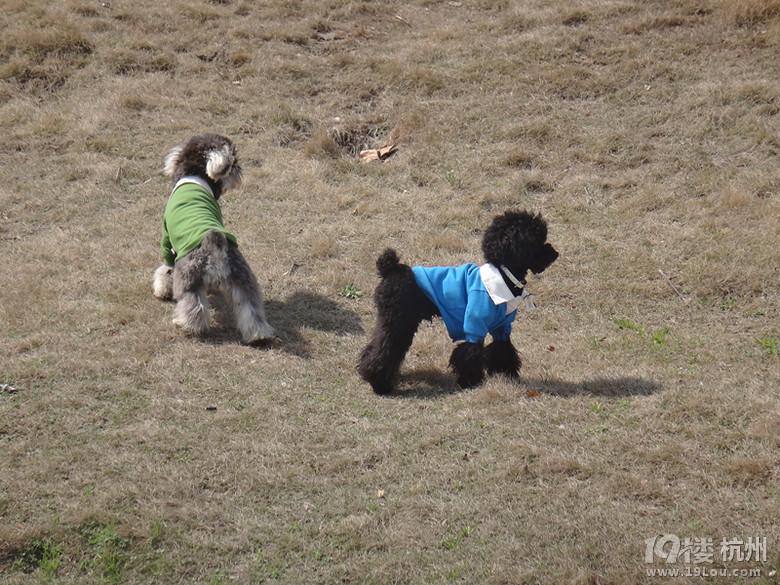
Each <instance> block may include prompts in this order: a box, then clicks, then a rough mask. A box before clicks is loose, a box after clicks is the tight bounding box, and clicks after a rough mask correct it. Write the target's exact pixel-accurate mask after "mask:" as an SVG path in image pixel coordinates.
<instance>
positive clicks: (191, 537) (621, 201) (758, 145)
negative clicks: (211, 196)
mask: <svg viewBox="0 0 780 585" xmlns="http://www.w3.org/2000/svg"><path fill="white" fill-rule="evenodd" d="M3 10H4V16H5V17H4V18H3V20H2V24H0V32H2V35H0V39H2V40H0V202H1V205H0V252H2V257H3V260H4V262H3V263H2V266H1V267H0V282H2V288H0V323H1V324H2V327H1V331H0V335H2V343H0V384H10V385H11V386H13V387H14V388H16V390H15V391H10V389H9V388H8V387H4V390H3V391H2V392H0V577H1V578H2V580H3V582H4V583H5V582H7V583H9V584H12V585H18V584H28V583H40V582H56V583H79V584H82V583H104V582H121V583H227V582H239V583H337V582H341V583H377V584H378V583H382V584H385V583H409V584H412V583H414V584H417V583H469V584H471V583H602V584H605V583H615V584H622V583H631V582H657V583H672V582H675V583H676V582H686V581H688V580H693V579H685V578H680V579H677V580H674V579H670V578H655V579H652V578H648V577H647V574H646V569H647V568H648V567H647V565H645V564H644V562H643V559H644V541H645V539H647V538H649V537H652V536H654V535H657V534H668V533H672V534H677V535H679V536H680V537H681V538H684V537H690V538H713V539H715V540H716V541H719V539H721V538H724V537H726V538H743V539H747V537H748V536H753V537H755V536H766V537H767V538H768V543H769V550H768V553H769V554H768V557H769V559H768V562H767V563H759V564H755V563H753V564H751V563H745V564H743V565H739V564H734V563H727V564H726V566H727V567H728V568H741V567H753V568H755V567H758V568H761V569H762V570H763V576H762V577H761V578H755V579H747V580H739V579H737V578H732V577H715V578H712V579H710V582H723V583H738V582H751V583H752V582H756V583H770V582H776V577H774V576H770V571H771V570H772V569H773V568H776V567H777V565H778V562H780V560H779V559H780V557H779V556H778V555H780V530H779V529H778V524H777V522H776V519H777V517H778V513H780V491H779V490H778V488H777V484H778V479H780V476H779V473H780V472H778V465H779V464H780V459H779V455H778V453H780V443H779V442H778V437H780V414H779V412H780V411H779V410H778V404H780V368H779V367H778V356H777V351H778V338H780V331H779V328H778V310H779V309H780V297H779V296H778V288H779V287H778V285H779V284H780V275H779V274H778V266H780V252H778V250H779V249H780V247H778V245H777V240H778V211H780V209H779V208H780V205H779V204H778V187H780V182H779V180H778V176H780V173H779V171H780V165H778V152H779V151H780V124H779V122H778V110H779V109H780V84H779V83H778V77H777V51H778V48H779V47H780V8H779V7H778V3H777V2H775V1H770V0H765V1H762V0H751V1H741V2H731V1H725V0H711V1H708V0H674V1H669V2H628V1H622V0H583V1H580V2H576V3H574V4H572V3H566V2H552V3H550V2H540V1H535V0H534V1H531V2H524V3H515V2H510V1H508V0H507V1H499V2H494V1H487V0H474V1H463V2H432V1H428V0H416V1H412V2H403V3H402V2H393V1H391V2H383V3H377V2H369V1H363V2H351V1H349V2H348V1H344V2H342V1H336V2H330V3H319V2H313V1H311V0H299V1H296V2H274V3H253V2H248V1H245V0H232V1H231V0H222V1H197V2H179V1H176V2H170V3H164V2H148V1H142V2H133V3H130V2H121V1H115V2H110V3H108V2H106V3H101V2H93V1H92V0H63V1H62V2H57V3H53V4H52V5H51V6H49V5H46V4H45V3H39V4H37V5H34V6H33V5H30V3H28V2H21V1H12V2H6V3H5V5H4V8H3ZM201 131H217V132H221V133H224V134H227V135H230V136H231V137H233V138H234V140H235V141H236V143H237V145H238V147H239V149H240V154H241V157H242V162H243V164H244V167H245V169H246V181H245V183H244V186H243V187H242V189H241V190H240V191H237V192H235V193H232V194H230V195H229V196H228V197H227V199H226V200H225V202H224V205H223V209H224V212H225V217H226V218H227V221H228V223H229V225H230V226H231V227H232V229H233V230H234V231H235V233H236V234H237V235H238V237H239V241H240V243H241V246H242V249H243V250H244V253H245V255H246V256H247V258H248V259H249V261H250V263H251V264H252V265H253V266H254V267H255V269H256V271H257V273H258V276H259V279H260V281H261V285H262V286H263V288H264V291H265V295H266V298H267V304H268V311H269V316H270V319H271V320H272V322H273V324H274V325H275V326H276V328H277V329H278V331H279V334H280V336H281V338H282V340H283V341H284V345H283V346H282V347H281V348H276V349H272V350H266V351H258V350H256V349H251V348H246V347H243V346H241V345H240V344H239V343H238V340H237V337H236V335H235V334H234V333H233V332H232V330H231V329H230V328H229V327H226V326H224V324H220V325H219V326H218V327H217V329H216V330H215V332H214V334H213V335H212V336H211V337H210V338H209V339H207V340H206V341H196V340H191V339H187V338H185V337H183V336H182V335H180V334H179V333H178V332H176V331H175V330H174V329H173V328H172V326H171V324H170V317H171V307H170V306H169V305H165V304H161V303H158V302H157V301H155V300H154V299H153V298H152V296H151V291H150V277H151V272H152V270H153V269H154V267H155V266H156V265H157V262H158V257H157V254H158V249H157V241H158V237H159V233H158V232H159V221H160V214H161V211H162V208H163V205H164V201H165V197H166V195H167V190H168V185H167V184H166V182H165V180H164V178H163V177H162V175H161V172H160V169H161V163H162V157H163V156H164V154H165V152H166V151H167V149H168V148H169V147H170V146H172V145H173V144H176V143H177V141H179V140H181V139H182V138H184V137H186V136H188V135H190V134H192V133H197V132H201ZM390 138H392V140H396V141H398V143H399V145H400V150H399V152H398V153H397V154H396V155H395V156H394V157H392V158H391V159H389V160H388V161H387V162H385V163H383V164H378V163H377V164H372V165H364V164H361V163H360V162H358V161H357V159H356V156H355V153H356V151H357V150H359V149H360V148H362V147H363V146H364V144H365V145H369V146H379V145H381V143H382V142H383V141H384V140H386V139H390ZM507 207H527V208H530V209H533V210H536V211H541V212H543V213H544V214H545V216H546V217H547V218H548V220H549V223H550V226H551V240H552V241H553V242H554V243H555V245H556V247H558V248H559V249H560V250H561V252H562V256H561V259H560V261H559V262H558V263H556V264H555V265H554V266H553V267H552V268H551V269H550V271H549V273H546V274H545V275H544V276H543V278H540V279H534V280H533V282H532V283H531V287H532V290H533V292H534V293H536V294H537V300H538V303H539V305H540V310H539V311H537V312H536V313H534V314H532V315H530V316H522V317H521V318H520V320H519V321H518V323H517V325H516V331H515V333H514V339H515V342H516V344H517V345H518V346H519V347H520V348H521V352H522V356H523V359H524V364H525V365H524V374H523V375H524V378H523V381H522V383H520V384H517V385H514V384H509V383H507V382H506V381H504V380H501V379H493V380H490V381H489V382H488V383H487V384H486V385H485V386H483V387H482V388H479V389H476V390H473V391H469V392H459V391H457V389H456V388H455V386H454V382H453V380H452V378H451V376H450V375H449V374H447V373H446V371H445V370H444V369H443V366H444V364H445V363H446V356H447V355H448V352H449V351H450V343H449V341H448V340H447V339H446V335H445V334H444V330H443V326H442V325H441V323H434V324H433V325H431V326H425V327H423V328H422V330H421V332H420V334H419V335H418V338H417V340H416V341H415V344H414V346H413V347H412V350H411V352H410V354H409V357H408V360H407V363H406V365H405V368H404V382H403V385H402V389H401V390H402V392H401V393H400V395H399V396H398V397H396V398H394V399H379V398H378V397H376V396H374V395H373V394H372V393H371V392H370V390H369V389H368V388H367V387H366V385H364V384H362V383H361V381H360V380H359V379H358V377H357V376H356V374H355V373H354V364H355V361H356V357H357V354H358V353H359V351H360V349H361V347H362V345H363V344H364V343H365V340H366V337H367V332H368V331H369V330H370V328H371V327H372V325H373V307H372V302H371V296H370V291H371V290H372V288H373V286H374V285H375V282H376V280H375V276H374V268H373V262H374V260H375V258H376V255H377V254H378V252H379V251H380V250H381V249H382V248H383V247H384V246H386V245H392V246H395V247H397V248H398V249H399V251H400V252H401V254H402V255H403V257H404V258H405V259H406V260H407V261H409V262H411V263H427V264H455V263H461V262H466V261H479V237H480V230H481V229H482V227H483V226H484V225H485V224H486V223H487V222H488V221H489V219H490V217H491V216H492V215H493V214H495V213H498V212H501V211H503V210H504V209H505V208H507ZM667 279H668V280H667ZM670 283H671V284H673V285H674V286H675V287H676V288H677V291H678V292H679V294H678V292H675V290H674V289H673V287H672V286H671V284H670ZM349 285H354V289H356V290H360V291H365V294H364V295H363V296H359V297H358V298H349V297H348V296H342V295H339V291H344V290H351V289H345V288H344V287H348V286H349ZM380 496H381V497H380ZM721 565H722V563H715V564H713V565H712V566H710V567H708V568H712V567H719V566H721ZM653 566H654V567H658V566H660V565H657V564H656V565H653ZM696 582H698V581H696Z"/></svg>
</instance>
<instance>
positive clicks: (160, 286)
mask: <svg viewBox="0 0 780 585" xmlns="http://www.w3.org/2000/svg"><path fill="white" fill-rule="evenodd" d="M152 285H153V292H154V296H155V297H157V298H158V299H160V300H162V301H167V300H170V299H171V298H173V269H172V268H171V267H170V266H166V265H165V264H163V265H162V266H160V267H159V268H158V269H157V270H155V271H154V281H153V283H152Z"/></svg>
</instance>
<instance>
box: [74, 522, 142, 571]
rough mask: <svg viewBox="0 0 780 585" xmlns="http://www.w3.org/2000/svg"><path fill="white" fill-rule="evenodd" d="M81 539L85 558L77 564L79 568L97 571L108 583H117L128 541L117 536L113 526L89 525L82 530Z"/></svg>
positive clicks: (128, 544)
mask: <svg viewBox="0 0 780 585" xmlns="http://www.w3.org/2000/svg"><path fill="white" fill-rule="evenodd" d="M82 538H83V539H84V543H85V548H86V551H87V558H86V559H84V560H83V561H82V562H81V563H80V564H79V568H81V569H82V570H86V571H89V572H91V571H98V572H99V573H100V574H101V575H102V576H103V578H104V579H105V580H106V581H107V582H108V583H112V584H116V583H119V582H120V581H121V580H122V565H123V563H124V561H125V558H126V556H127V549H128V548H129V546H130V541H129V540H128V539H126V538H123V537H121V536H119V535H118V534H117V532H116V527H115V526H114V525H113V524H108V525H101V524H97V523H89V524H87V525H86V526H84V527H83V528H82Z"/></svg>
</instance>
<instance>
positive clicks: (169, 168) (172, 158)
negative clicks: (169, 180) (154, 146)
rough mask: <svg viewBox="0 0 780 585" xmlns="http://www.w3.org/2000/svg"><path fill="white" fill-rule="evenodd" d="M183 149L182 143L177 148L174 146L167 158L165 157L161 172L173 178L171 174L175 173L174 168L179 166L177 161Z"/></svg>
mask: <svg viewBox="0 0 780 585" xmlns="http://www.w3.org/2000/svg"><path fill="white" fill-rule="evenodd" d="M183 149H184V143H182V144H179V145H178V146H174V147H173V148H172V149H171V151H170V152H169V153H168V156H166V157H165V166H163V172H164V173H165V174H166V175H167V176H169V177H173V174H174V173H175V172H176V167H177V166H178V164H179V159H180V158H181V152H182V150H183Z"/></svg>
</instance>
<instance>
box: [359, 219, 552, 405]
mask: <svg viewBox="0 0 780 585" xmlns="http://www.w3.org/2000/svg"><path fill="white" fill-rule="evenodd" d="M546 240H547V222H545V221H544V219H542V217H541V215H538V214H537V215H533V214H531V213H528V212H525V211H519V212H517V211H507V212H506V213H504V214H503V215H499V216H497V217H495V218H494V219H493V222H492V223H491V225H490V227H488V229H487V231H485V234H484V237H483V238H482V251H483V253H484V255H485V260H487V264H483V265H482V266H477V265H475V264H464V265H463V266H457V267H434V268H423V267H422V266H418V267H416V268H410V267H409V266H407V265H406V264H402V263H401V262H400V261H399V259H398V254H396V252H395V250H392V249H389V248H388V249H386V250H385V251H384V252H382V254H381V255H380V256H379V258H378V259H377V261H376V267H377V270H378V271H379V276H380V277H381V279H382V280H381V282H380V283H379V285H378V286H377V288H376V291H375V293H374V303H375V304H376V307H377V320H376V327H375V329H374V333H373V335H372V337H371V340H370V341H369V343H368V345H367V346H366V348H365V349H364V350H363V353H362V354H361V356H360V363H359V364H358V373H359V374H360V376H361V377H362V378H363V379H364V380H366V381H367V382H368V383H369V384H371V387H372V388H373V389H374V392H376V393H377V394H390V393H391V392H393V391H394V390H395V388H396V385H397V381H398V371H399V369H400V367H401V363H402V362H403V360H404V357H405V356H406V352H407V351H408V350H409V347H410V346H411V344H412V339H413V338H414V335H415V333H416V332H417V327H418V326H419V324H420V322H421V321H422V320H423V319H427V320H431V319H432V318H433V317H434V316H436V315H438V316H441V317H442V318H443V319H444V322H445V324H446V325H447V331H448V332H449V334H450V337H451V338H452V339H453V341H463V343H460V344H458V345H457V346H455V349H454V350H453V352H452V355H451V356H450V367H451V368H452V369H453V370H454V372H455V374H456V376H457V380H458V384H460V386H461V387H463V388H469V387H472V386H476V385H478V384H480V383H481V382H482V381H483V380H484V377H485V370H487V373H488V374H495V373H499V374H505V375H507V376H509V377H512V378H517V377H518V370H519V369H520V357H519V356H518V355H517V350H516V349H515V347H514V346H513V345H512V341H511V340H510V337H509V336H510V332H511V328H512V321H513V320H514V318H515V316H516V314H517V310H516V309H517V307H518V305H520V304H521V302H524V303H525V306H526V310H528V311H530V310H533V309H534V308H535V307H534V306H533V295H530V294H529V293H528V292H527V291H525V290H524V287H525V277H526V274H527V273H528V271H529V270H530V271H531V272H533V273H534V274H539V273H540V272H543V271H544V270H545V269H546V268H547V267H548V266H550V264H552V263H553V262H555V260H556V258H558V252H557V251H556V250H555V248H553V247H552V246H551V245H550V244H548V243H547V242H546ZM488 333H490V334H491V336H492V337H493V342H492V343H491V344H490V345H488V346H487V347H484V340H485V337H486V336H487V334H488Z"/></svg>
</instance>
